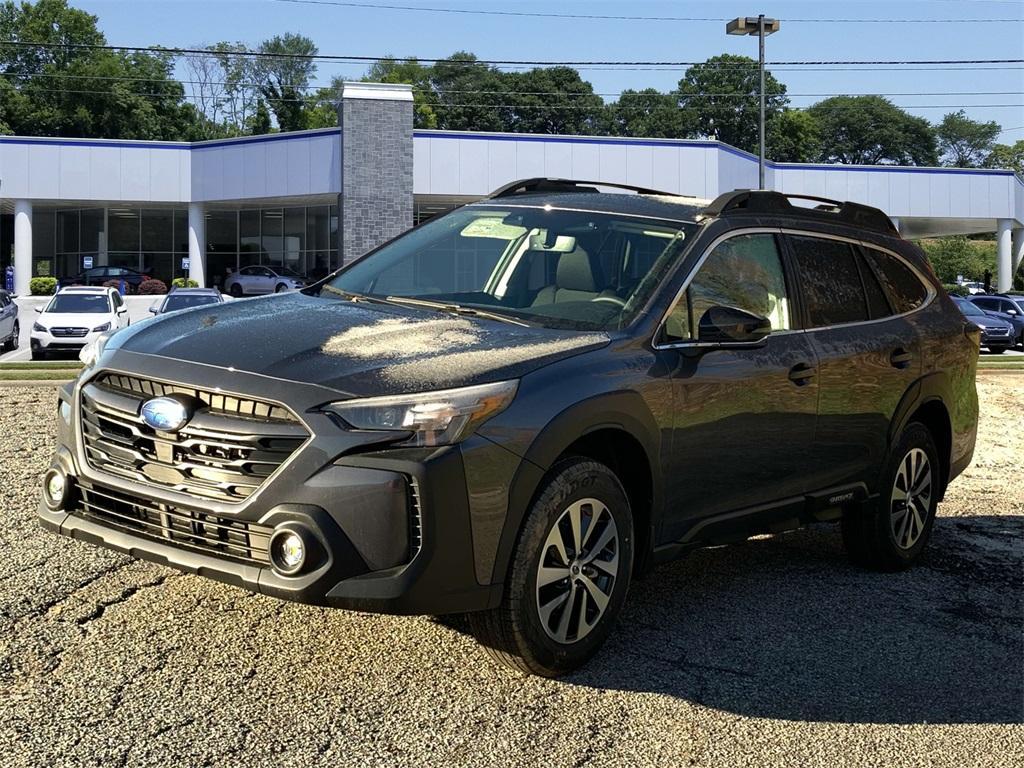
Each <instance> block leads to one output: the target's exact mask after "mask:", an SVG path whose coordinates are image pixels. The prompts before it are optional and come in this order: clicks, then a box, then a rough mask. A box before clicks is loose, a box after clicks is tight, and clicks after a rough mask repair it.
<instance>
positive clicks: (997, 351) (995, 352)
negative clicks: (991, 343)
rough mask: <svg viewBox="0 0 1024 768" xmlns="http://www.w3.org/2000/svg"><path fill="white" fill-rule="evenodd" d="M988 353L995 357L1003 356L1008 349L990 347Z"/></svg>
mask: <svg viewBox="0 0 1024 768" xmlns="http://www.w3.org/2000/svg"><path fill="white" fill-rule="evenodd" d="M988 351H989V352H991V353H992V354H993V355H1001V354H1003V352H1005V351H1006V347H989V348H988Z"/></svg>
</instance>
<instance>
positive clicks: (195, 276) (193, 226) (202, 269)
mask: <svg viewBox="0 0 1024 768" xmlns="http://www.w3.org/2000/svg"><path fill="white" fill-rule="evenodd" d="M188 278H189V280H195V281H196V283H197V284H198V285H199V287H200V288H205V287H206V211H205V209H204V207H203V204H202V203H189V206H188Z"/></svg>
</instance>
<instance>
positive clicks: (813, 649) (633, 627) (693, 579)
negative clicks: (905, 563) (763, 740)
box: [565, 516, 1024, 723]
mask: <svg viewBox="0 0 1024 768" xmlns="http://www.w3.org/2000/svg"><path fill="white" fill-rule="evenodd" d="M1022 566H1024V517H1021V516H990V517H984V516H982V517H966V518H940V519H939V520H938V524H937V526H936V529H935V532H934V535H933V538H932V541H931V545H930V548H929V550H928V551H927V554H926V556H925V557H924V559H923V561H922V562H921V563H920V564H919V565H918V566H917V567H916V568H913V569H911V570H909V571H905V572H901V573H896V574H880V573H871V572H867V571H863V570H859V569H856V568H854V567H853V566H851V565H849V564H848V562H847V560H846V557H845V555H844V553H843V551H842V545H841V540H840V535H839V530H838V527H836V526H820V527H816V528H813V529H808V530H803V531H797V532H794V533H791V534H786V535H781V536H776V537H771V538H761V539H756V540H752V541H749V542H746V543H744V544H740V545H735V546H729V547H720V548H716V549H710V550H701V551H697V552H693V553H691V554H690V555H689V556H688V557H686V558H685V559H684V560H681V561H678V562H675V563H671V564H668V565H664V566H661V567H659V568H657V569H655V570H654V571H653V573H651V574H649V575H648V576H646V577H645V578H643V579H641V580H638V581H635V582H634V584H633V587H632V588H631V592H630V595H629V598H628V600H627V603H626V608H625V610H624V612H623V615H622V617H621V619H620V621H619V625H618V627H617V629H616V631H615V632H614V633H613V635H612V637H611V638H610V640H609V642H608V643H607V644H606V646H605V647H604V649H603V650H602V651H601V653H600V654H599V655H598V657H597V658H595V659H594V660H593V661H592V662H591V663H590V664H588V665H587V666H586V667H584V668H583V669H582V670H581V671H579V672H577V673H575V674H574V675H571V676H569V677H568V678H566V679H565V680H566V682H569V683H573V684H576V685H582V686H588V687H593V688H599V689H616V690H629V691H640V692H653V693H659V694H664V695H669V696H674V697H679V698H683V699H687V700H690V701H692V702H695V703H699V704H701V705H704V706H708V707H713V708H715V709H720V710H725V711H729V712H734V713H736V714H738V715H743V716H746V717H763V718H775V719H783V720H797V721H820V722H842V723H1015V722H1021V721H1022V720H1024V671H1022V659H1024V631H1022V626H1024V619H1022V605H1024V603H1022V594H1024V589H1022V578H1021V574H1022V572H1024V568H1022Z"/></svg>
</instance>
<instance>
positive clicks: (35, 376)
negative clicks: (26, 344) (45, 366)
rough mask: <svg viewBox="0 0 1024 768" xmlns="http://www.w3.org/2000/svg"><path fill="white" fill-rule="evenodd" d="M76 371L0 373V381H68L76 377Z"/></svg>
mask: <svg viewBox="0 0 1024 768" xmlns="http://www.w3.org/2000/svg"><path fill="white" fill-rule="evenodd" d="M78 373H79V372H78V371H77V370H70V369H69V370H64V371H53V370H51V371H0V381H68V380H70V379H73V378H75V377H76V376H78Z"/></svg>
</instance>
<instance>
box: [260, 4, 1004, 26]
mask: <svg viewBox="0 0 1024 768" xmlns="http://www.w3.org/2000/svg"><path fill="white" fill-rule="evenodd" d="M276 2H279V3H292V4H297V5H331V6H339V7H343V8H363V9H370V10H383V11H416V12H420V13H454V14H466V15H474V16H525V17H530V18H542V19H585V20H590V21H595V20H596V21H663V22H664V21H685V22H725V21H728V19H727V18H724V17H718V16H715V17H709V16H628V15H611V14H597V13H550V12H547V13H545V12H541V11H505V10H482V9H479V8H433V7H426V6H420V5H397V4H393V3H357V2H347V1H343V0H276ZM785 21H786V23H787V24H832V23H835V24H921V23H925V24H954V23H955V24H1006V23H1012V22H1019V21H1020V19H931V18H918V19H877V18H873V19H786V20H785Z"/></svg>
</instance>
